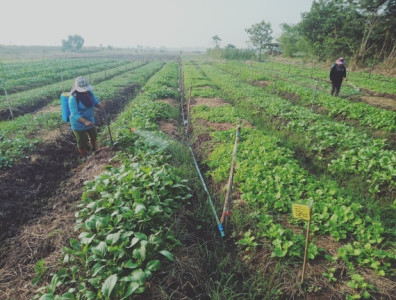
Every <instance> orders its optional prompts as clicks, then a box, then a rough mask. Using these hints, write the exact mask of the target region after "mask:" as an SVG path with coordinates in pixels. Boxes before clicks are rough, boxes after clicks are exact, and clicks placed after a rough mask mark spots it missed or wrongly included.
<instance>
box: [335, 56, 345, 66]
mask: <svg viewBox="0 0 396 300" xmlns="http://www.w3.org/2000/svg"><path fill="white" fill-rule="evenodd" d="M335 63H336V64H337V65H343V64H345V62H344V58H343V57H340V58H338V59H337V60H336V62H335Z"/></svg>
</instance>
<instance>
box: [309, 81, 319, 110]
mask: <svg viewBox="0 0 396 300" xmlns="http://www.w3.org/2000/svg"><path fill="white" fill-rule="evenodd" d="M318 85H319V79H316V85H315V92H314V95H313V99H312V106H311V110H312V111H313V110H314V104H315V98H316V93H317V92H318Z"/></svg>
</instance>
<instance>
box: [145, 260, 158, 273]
mask: <svg viewBox="0 0 396 300" xmlns="http://www.w3.org/2000/svg"><path fill="white" fill-rule="evenodd" d="M160 268H161V263H160V261H159V260H158V259H155V260H152V261H149V262H148V263H147V265H146V269H147V270H149V271H153V272H154V271H157V270H159V269H160Z"/></svg>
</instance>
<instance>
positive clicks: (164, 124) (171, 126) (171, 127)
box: [158, 119, 183, 141]
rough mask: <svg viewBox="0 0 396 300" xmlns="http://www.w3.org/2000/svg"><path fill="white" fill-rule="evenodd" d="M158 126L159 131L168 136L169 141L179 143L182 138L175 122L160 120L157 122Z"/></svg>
mask: <svg viewBox="0 0 396 300" xmlns="http://www.w3.org/2000/svg"><path fill="white" fill-rule="evenodd" d="M158 126H159V129H160V130H161V131H162V132H164V133H165V134H166V135H168V136H169V137H170V138H171V139H174V140H178V141H180V140H181V139H182V137H183V135H182V133H181V132H180V130H179V126H178V123H177V121H176V120H168V119H166V120H161V121H159V124H158Z"/></svg>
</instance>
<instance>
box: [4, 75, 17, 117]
mask: <svg viewBox="0 0 396 300" xmlns="http://www.w3.org/2000/svg"><path fill="white" fill-rule="evenodd" d="M2 83H3V90H4V94H5V96H6V98H7V103H8V109H9V110H10V115H11V119H14V113H13V112H12V109H11V102H10V97H8V94H7V90H6V87H5V83H4V81H3V82H2Z"/></svg>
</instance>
